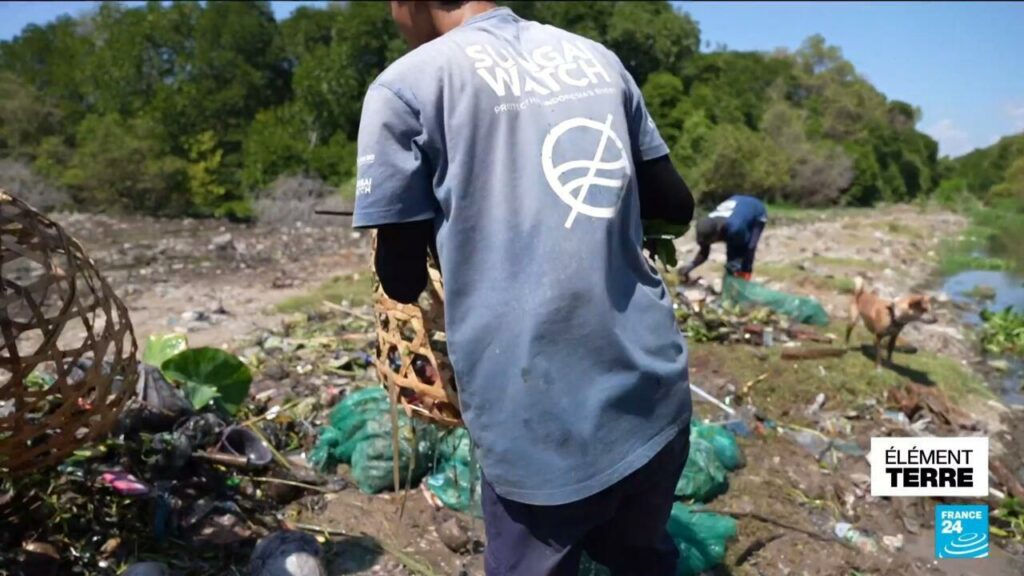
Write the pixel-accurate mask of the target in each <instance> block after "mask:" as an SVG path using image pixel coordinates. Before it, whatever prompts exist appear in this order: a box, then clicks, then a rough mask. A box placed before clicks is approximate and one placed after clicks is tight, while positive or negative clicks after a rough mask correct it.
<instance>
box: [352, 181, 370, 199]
mask: <svg viewBox="0 0 1024 576" xmlns="http://www.w3.org/2000/svg"><path fill="white" fill-rule="evenodd" d="M372 188H373V178H360V179H359V180H356V196H365V195H366V194H369V193H370V190H371V189H372Z"/></svg>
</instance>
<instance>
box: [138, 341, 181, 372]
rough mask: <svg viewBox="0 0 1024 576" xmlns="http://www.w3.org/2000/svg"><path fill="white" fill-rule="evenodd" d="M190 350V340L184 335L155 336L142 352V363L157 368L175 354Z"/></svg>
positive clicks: (147, 342)
mask: <svg viewBox="0 0 1024 576" xmlns="http://www.w3.org/2000/svg"><path fill="white" fill-rule="evenodd" d="M186 348H188V339H187V338H185V335H184V334H162V335H159V334H153V335H151V336H150V337H149V338H147V339H146V347H145V348H144V349H143V350H142V361H143V362H144V363H146V364H149V365H150V366H155V367H157V368H159V367H161V366H163V364H164V362H165V361H166V360H167V359H168V358H170V357H171V356H174V355H175V354H177V353H179V352H181V351H183V350H185V349H186Z"/></svg>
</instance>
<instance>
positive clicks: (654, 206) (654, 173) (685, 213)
mask: <svg viewBox="0 0 1024 576" xmlns="http://www.w3.org/2000/svg"><path fill="white" fill-rule="evenodd" d="M636 180H637V186H638V188H639V194H640V218H641V219H642V220H664V221H666V222H670V223H672V224H689V223H690V220H692V219H693V194H691V193H690V189H689V188H688V187H687V186H686V182H683V177H682V176H680V175H679V172H678V171H676V167H675V166H673V165H672V160H670V159H669V157H668V155H665V156H659V157H657V158H653V159H651V160H648V161H646V162H640V163H639V164H637V166H636Z"/></svg>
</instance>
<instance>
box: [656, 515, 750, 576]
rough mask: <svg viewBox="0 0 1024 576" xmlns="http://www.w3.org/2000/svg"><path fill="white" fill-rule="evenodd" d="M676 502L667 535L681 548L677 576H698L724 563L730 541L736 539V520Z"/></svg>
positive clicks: (669, 519) (669, 520)
mask: <svg viewBox="0 0 1024 576" xmlns="http://www.w3.org/2000/svg"><path fill="white" fill-rule="evenodd" d="M696 510H698V509H697V508H693V507H690V506H687V505H685V504H680V503H678V502H677V503H676V504H674V505H673V506H672V515H671V516H669V518H668V533H669V535H670V536H672V540H673V541H674V542H675V543H676V546H678V547H679V565H678V567H677V568H676V576H697V575H698V574H701V573H703V572H706V571H708V570H711V569H712V568H714V567H715V566H718V565H719V564H721V563H722V562H723V561H724V560H725V549H726V545H727V544H728V542H729V540H731V539H733V538H735V537H736V520H735V519H733V518H731V517H729V516H722V515H720V514H713V513H710V512H697V511H696Z"/></svg>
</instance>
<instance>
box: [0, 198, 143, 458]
mask: <svg viewBox="0 0 1024 576" xmlns="http://www.w3.org/2000/svg"><path fill="white" fill-rule="evenodd" d="M137 378H138V372H137V363H136V343H135V335H134V333H133V332H132V327H131V323H130V322H129V319H128V312H127V310H126V309H125V306H124V304H123V303H122V302H121V301H120V300H119V299H118V298H117V296H116V295H115V294H114V292H113V290H111V288H110V286H109V285H108V284H107V282H106V281H105V280H104V279H103V277H102V276H100V273H99V272H98V271H97V270H96V266H95V264H94V263H93V262H92V261H91V260H90V259H89V258H88V257H87V256H86V255H85V252H84V251H83V250H82V247H81V246H80V245H79V244H78V242H76V241H75V240H74V239H73V238H71V237H70V236H68V234H67V233H66V232H65V231H64V230H63V228H61V227H60V226H59V225H58V224H56V223H55V222H53V221H52V220H50V219H49V218H47V217H46V216H43V215H42V214H40V213H39V212H37V211H36V210H34V209H33V208H32V207H30V206H29V205H27V204H25V203H24V202H22V201H20V200H18V199H16V198H13V197H12V196H10V195H9V194H7V193H6V192H5V191H3V190H0V474H2V475H17V474H22V473H26V472H31V471H33V470H38V469H40V468H43V467H46V466H49V465H53V464H56V463H59V462H60V461H62V460H63V459H64V458H65V457H66V456H68V455H69V454H70V453H71V452H73V451H74V450H76V449H77V448H80V447H81V446H82V445H83V444H85V443H87V442H89V441H91V440H95V439H97V438H99V437H101V436H103V435H104V434H106V433H108V432H109V431H110V430H111V428H112V427H113V426H114V425H115V424H116V422H117V417H118V414H119V413H120V412H121V410H122V408H123V407H124V405H125V402H126V401H127V400H128V398H129V396H130V395H131V394H132V393H133V392H134V389H135V382H136V379H137Z"/></svg>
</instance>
